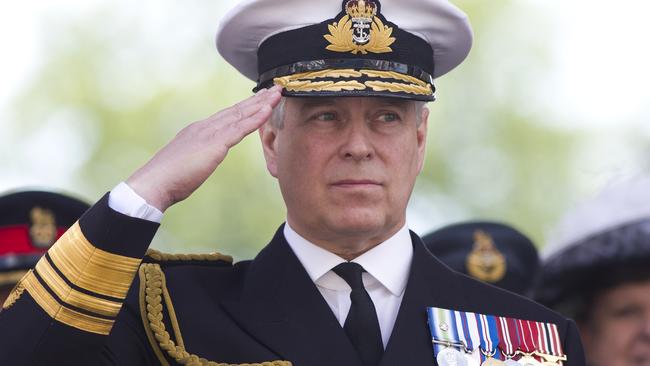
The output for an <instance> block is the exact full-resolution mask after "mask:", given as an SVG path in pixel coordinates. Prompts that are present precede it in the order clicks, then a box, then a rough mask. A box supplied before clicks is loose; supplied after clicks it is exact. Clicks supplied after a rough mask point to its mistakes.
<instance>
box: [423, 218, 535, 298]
mask: <svg viewBox="0 0 650 366" xmlns="http://www.w3.org/2000/svg"><path fill="white" fill-rule="evenodd" d="M422 241H423V242H424V245H425V246H426V248H427V249H428V250H429V251H430V252H431V253H433V255H435V256H436V257H437V258H438V259H440V261H441V262H443V263H444V264H446V265H447V266H449V267H450V268H451V269H453V270H454V271H457V272H460V273H463V274H465V275H468V276H471V277H473V278H476V279H477V280H479V281H483V282H485V283H489V284H491V285H494V286H497V287H501V288H502V289H505V290H508V291H512V292H514V293H517V294H519V295H523V296H528V295H529V291H530V287H531V285H532V284H533V280H534V279H535V276H536V275H537V272H538V270H539V256H538V254H537V248H536V247H535V244H533V242H532V241H531V240H530V238H529V237H528V236H526V235H524V234H523V233H522V232H521V231H519V230H517V229H515V228H514V227H512V226H510V225H507V224H504V223H500V222H493V221H466V222H459V223H455V224H451V225H448V226H445V227H442V228H440V229H438V230H435V231H433V232H431V233H429V234H426V235H424V236H423V237H422Z"/></svg>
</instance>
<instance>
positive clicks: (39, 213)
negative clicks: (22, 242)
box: [29, 206, 56, 248]
mask: <svg viewBox="0 0 650 366" xmlns="http://www.w3.org/2000/svg"><path fill="white" fill-rule="evenodd" d="M29 218H30V220H31V225H30V227H29V236H30V238H31V239H32V243H33V244H34V246H36V247H38V248H49V247H51V246H52V244H54V242H55V241H56V219H55V217H54V213H53V212H52V211H51V210H48V209H44V208H41V207H38V206H37V207H34V208H32V210H31V211H30V212H29Z"/></svg>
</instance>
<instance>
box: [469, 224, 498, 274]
mask: <svg viewBox="0 0 650 366" xmlns="http://www.w3.org/2000/svg"><path fill="white" fill-rule="evenodd" d="M465 265H466V266H467V273H469V275H470V276H472V277H474V278H477V279H479V280H481V281H485V282H491V283H494V282H497V281H499V280H501V279H502V278H503V277H504V276H505V274H506V259H505V257H504V256H503V254H502V253H501V252H499V250H498V249H497V248H496V246H495V245H494V242H493V241H492V237H490V235H488V234H487V233H486V232H484V231H483V230H476V231H475V232H474V248H473V249H472V251H471V252H470V253H469V255H468V256H467V260H466V261H465Z"/></svg>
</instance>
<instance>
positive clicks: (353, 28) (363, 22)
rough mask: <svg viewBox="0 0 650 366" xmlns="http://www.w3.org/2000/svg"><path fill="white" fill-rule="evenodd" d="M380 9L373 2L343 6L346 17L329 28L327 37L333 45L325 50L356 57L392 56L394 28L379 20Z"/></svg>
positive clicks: (363, 0)
mask: <svg viewBox="0 0 650 366" xmlns="http://www.w3.org/2000/svg"><path fill="white" fill-rule="evenodd" d="M378 8H379V6H378V5H377V3H376V2H375V1H374V0H348V1H347V2H346V3H345V5H344V9H345V15H344V16H343V17H341V19H339V21H338V22H334V23H332V24H328V25H327V28H328V30H329V34H326V35H324V37H325V39H326V40H327V41H328V42H329V43H330V44H329V45H328V46H327V47H325V48H326V49H328V50H330V51H334V52H351V53H353V54H355V55H356V54H357V53H361V54H364V55H365V54H367V53H368V52H371V53H386V52H392V51H393V49H392V48H390V45H391V44H393V42H395V37H391V34H392V33H393V28H392V27H389V26H386V25H384V23H383V22H382V21H381V19H380V18H379V17H378V16H376V15H377V12H378Z"/></svg>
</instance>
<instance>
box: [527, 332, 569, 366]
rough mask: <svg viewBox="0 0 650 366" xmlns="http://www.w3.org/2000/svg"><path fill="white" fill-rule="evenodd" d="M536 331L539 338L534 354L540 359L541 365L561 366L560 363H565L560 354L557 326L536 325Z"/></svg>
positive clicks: (562, 355)
mask: <svg viewBox="0 0 650 366" xmlns="http://www.w3.org/2000/svg"><path fill="white" fill-rule="evenodd" d="M537 329H538V333H539V334H540V338H539V347H538V348H537V349H538V351H536V352H535V354H536V355H537V356H538V357H541V358H542V360H543V362H542V364H543V365H549V366H550V365H553V366H557V365H562V363H561V361H566V359H567V358H566V356H565V355H564V353H563V352H562V346H561V343H560V336H559V334H558V331H557V326H556V325H555V324H552V323H537Z"/></svg>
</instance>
